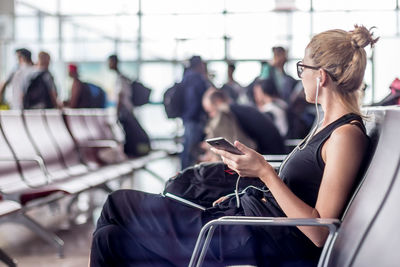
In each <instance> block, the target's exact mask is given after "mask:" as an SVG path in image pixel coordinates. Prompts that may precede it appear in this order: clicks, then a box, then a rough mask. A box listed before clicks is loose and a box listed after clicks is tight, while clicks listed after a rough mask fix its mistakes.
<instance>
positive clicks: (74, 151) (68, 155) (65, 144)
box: [44, 109, 87, 170]
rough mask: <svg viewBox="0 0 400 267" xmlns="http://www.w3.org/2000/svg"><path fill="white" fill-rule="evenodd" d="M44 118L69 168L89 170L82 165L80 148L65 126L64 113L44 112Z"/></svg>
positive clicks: (56, 110) (47, 110)
mask: <svg viewBox="0 0 400 267" xmlns="http://www.w3.org/2000/svg"><path fill="white" fill-rule="evenodd" d="M44 117H45V121H46V123H47V126H48V129H49V131H50V133H51V134H52V135H53V136H54V138H55V141H56V144H57V145H58V147H59V148H60V151H61V156H62V158H63V160H64V163H65V165H66V166H67V167H68V168H69V169H72V168H76V167H79V168H82V169H83V170H87V168H86V166H85V165H84V164H83V163H82V160H81V157H80V154H79V151H78V148H77V147H76V145H75V142H74V140H73V139H72V136H71V134H70V132H69V131H68V128H67V126H66V124H65V121H64V118H63V114H62V111H60V110H58V109H46V110H44Z"/></svg>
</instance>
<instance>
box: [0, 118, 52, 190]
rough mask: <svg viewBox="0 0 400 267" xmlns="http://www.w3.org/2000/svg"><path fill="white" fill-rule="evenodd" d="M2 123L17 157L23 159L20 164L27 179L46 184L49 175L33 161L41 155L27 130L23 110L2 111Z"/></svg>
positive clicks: (34, 182) (37, 184)
mask: <svg viewBox="0 0 400 267" xmlns="http://www.w3.org/2000/svg"><path fill="white" fill-rule="evenodd" d="M0 123H1V127H2V130H3V133H4V136H5V138H6V140H7V141H8V143H9V145H10V148H11V150H12V151H13V152H14V155H15V158H16V159H19V160H21V161H19V166H20V168H21V172H22V175H23V178H24V179H25V181H27V182H28V183H29V184H31V185H35V186H39V185H42V184H43V185H44V184H46V183H47V181H48V177H47V176H46V174H45V173H44V172H43V170H42V169H41V168H40V167H39V165H38V164H37V162H34V161H31V160H32V159H35V158H40V155H39V154H38V153H37V152H36V150H35V148H34V146H33V143H32V142H31V140H30V137H29V136H28V134H27V132H26V130H25V126H24V123H23V119H22V112H21V111H20V110H4V111H1V113H0ZM27 159H29V161H28V160H27Z"/></svg>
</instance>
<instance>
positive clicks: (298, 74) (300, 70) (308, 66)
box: [296, 61, 320, 79]
mask: <svg viewBox="0 0 400 267" xmlns="http://www.w3.org/2000/svg"><path fill="white" fill-rule="evenodd" d="M301 67H302V68H301ZM304 68H309V69H312V70H319V69H320V67H317V66H310V65H305V64H303V63H301V61H299V62H297V63H296V69H297V76H299V78H300V79H301V74H303V71H304Z"/></svg>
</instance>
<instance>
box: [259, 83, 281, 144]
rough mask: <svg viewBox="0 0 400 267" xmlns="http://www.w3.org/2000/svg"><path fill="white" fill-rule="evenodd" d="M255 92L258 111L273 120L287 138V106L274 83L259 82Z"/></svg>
mask: <svg viewBox="0 0 400 267" xmlns="http://www.w3.org/2000/svg"><path fill="white" fill-rule="evenodd" d="M253 90H254V100H255V102H256V105H257V107H258V109H259V110H260V111H261V112H263V113H264V114H266V115H267V116H269V117H270V118H271V120H272V121H273V122H274V124H275V126H276V128H278V130H279V133H280V134H281V136H282V137H285V136H286V134H287V132H288V122H287V114H286V110H287V104H286V103H285V101H283V100H282V99H281V98H280V96H279V93H278V90H277V89H276V86H275V83H274V81H273V80H272V79H265V80H258V81H257V82H256V83H255V85H254V88H253Z"/></svg>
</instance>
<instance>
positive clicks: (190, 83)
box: [181, 56, 209, 169]
mask: <svg viewBox="0 0 400 267" xmlns="http://www.w3.org/2000/svg"><path fill="white" fill-rule="evenodd" d="M205 73H207V71H206V69H205V64H204V62H203V60H202V58H201V57H200V56H192V57H191V58H190V60H189V68H188V69H187V70H186V71H185V72H184V75H183V79H182V86H183V87H184V91H185V93H184V104H183V115H182V120H183V126H184V128H185V132H184V135H183V151H182V153H181V168H182V169H185V168H186V167H188V166H190V165H192V164H194V163H195V162H196V160H197V158H198V153H199V145H200V142H201V141H202V140H203V137H204V125H205V121H206V114H205V112H204V109H203V107H202V103H201V101H202V98H203V94H204V92H205V91H206V90H207V88H208V84H209V82H208V81H207V80H206V79H205Z"/></svg>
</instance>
